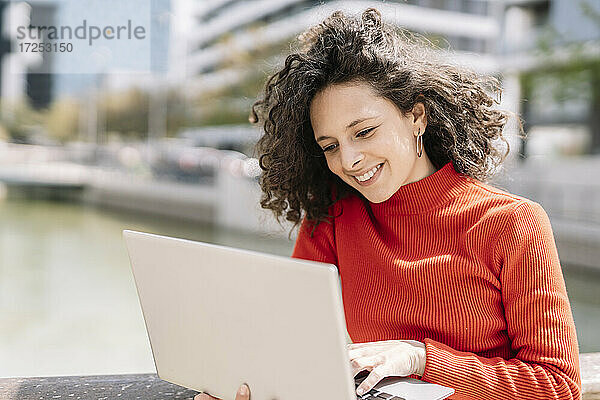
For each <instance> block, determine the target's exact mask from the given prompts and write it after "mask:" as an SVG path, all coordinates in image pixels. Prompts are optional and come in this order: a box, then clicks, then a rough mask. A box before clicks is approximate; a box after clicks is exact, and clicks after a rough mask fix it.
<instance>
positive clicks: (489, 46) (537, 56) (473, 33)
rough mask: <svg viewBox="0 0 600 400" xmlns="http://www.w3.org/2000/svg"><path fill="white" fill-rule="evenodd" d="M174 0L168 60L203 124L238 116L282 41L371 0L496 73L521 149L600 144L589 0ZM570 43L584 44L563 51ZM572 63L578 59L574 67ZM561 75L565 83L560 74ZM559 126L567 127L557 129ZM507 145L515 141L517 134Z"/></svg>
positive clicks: (591, 148) (594, 27)
mask: <svg viewBox="0 0 600 400" xmlns="http://www.w3.org/2000/svg"><path fill="white" fill-rule="evenodd" d="M177 2H178V3H179V7H180V8H182V9H184V10H185V12H182V13H179V15H181V17H180V20H181V21H182V22H183V21H184V20H185V23H182V25H185V26H186V27H189V29H187V30H186V34H185V36H186V37H185V43H186V45H185V46H180V47H179V50H178V52H177V55H176V60H177V61H176V62H174V63H173V66H176V69H177V74H176V78H177V79H178V80H179V82H180V83H181V86H182V87H183V88H184V90H185V91H186V93H187V94H188V96H189V97H190V98H192V99H195V101H196V102H197V104H198V105H199V106H198V109H199V112H200V113H202V114H203V115H204V116H205V121H206V124H209V125H210V124H213V123H216V124H220V123H223V122H224V120H226V119H227V117H226V116H224V115H222V114H226V115H227V116H229V118H231V119H232V121H230V122H236V123H237V122H243V120H244V119H245V115H246V113H247V110H248V107H249V105H250V104H251V102H252V100H253V99H254V98H255V96H256V94H257V93H258V91H259V90H260V84H261V83H262V82H264V77H265V76H266V74H267V73H268V72H269V71H270V70H272V69H273V68H274V67H275V66H277V65H280V64H281V62H282V61H283V57H284V55H285V53H286V50H288V49H289V47H288V44H289V42H290V41H291V40H293V39H294V38H295V37H296V36H297V35H298V34H299V33H300V32H301V31H302V30H304V29H305V28H307V27H308V26H310V25H313V24H316V23H318V22H320V21H321V20H322V19H323V18H325V17H326V16H327V15H329V14H330V13H331V12H332V11H334V10H337V9H343V10H346V11H348V12H350V13H358V12H360V11H362V10H364V9H365V8H367V7H370V6H375V7H377V8H378V9H379V10H381V11H382V13H383V14H384V17H385V18H386V19H387V20H389V21H390V22H394V23H396V24H398V25H400V26H403V27H405V28H407V29H409V30H412V31H415V32H419V33H422V34H425V35H426V36H427V37H428V38H429V39H431V40H432V41H433V42H434V43H436V44H438V45H439V46H440V47H442V48H449V49H451V50H454V51H455V54H454V57H455V59H456V61H457V62H459V63H463V64H465V65H468V66H469V67H471V68H473V69H475V70H478V71H480V72H484V73H491V74H495V75H497V76H499V77H502V79H504V86H505V93H504V94H503V99H502V100H503V106H504V107H506V108H508V109H512V110H513V111H515V112H518V113H519V114H521V115H523V117H524V119H525V120H526V122H527V125H526V127H525V128H526V129H527V131H528V132H531V135H530V137H531V142H532V143H531V146H529V147H528V148H526V147H525V145H524V144H523V146H522V149H521V151H520V152H521V153H522V154H525V153H529V154H530V155H535V154H536V152H540V151H550V150H548V149H545V148H544V146H546V147H548V146H555V147H556V146H558V147H559V149H560V144H558V143H559V142H561V141H562V142H567V143H568V146H570V147H568V148H566V149H563V150H561V151H563V152H565V153H569V152H571V153H583V154H585V153H598V152H600V147H599V146H600V132H599V130H600V121H597V118H600V112H598V107H599V101H598V93H597V92H598V91H597V90H595V89H594V88H597V87H600V84H598V77H597V76H596V77H595V76H594V75H593V74H592V72H590V70H589V68H587V66H586V65H587V64H586V63H587V62H588V61H589V62H590V63H594V62H595V63H597V62H598V61H597V60H598V59H599V58H600V55H599V54H598V40H599V38H600V26H599V23H600V22H599V20H598V14H599V13H600V11H599V10H598V9H599V8H600V3H598V1H586V0H576V1H575V2H574V1H572V0H505V1H500V0H396V1H362V0H346V1H327V0H277V1H274V0H257V1H244V0H214V1H211V2H205V1H195V0H177ZM575 45H578V46H583V50H581V51H579V53H578V54H575V53H573V54H571V52H572V51H576V50H572V49H573V48H574V46H575ZM550 60H552V61H551V62H550ZM585 60H588V61H585ZM593 60H596V61H593ZM581 61H583V63H581ZM574 62H575V63H578V64H581V65H578V66H577V67H576V68H573V64H574ZM172 69H173V68H172ZM565 70H569V71H570V74H569V75H567V74H565V73H564V71H565ZM596 70H597V69H596ZM577 74H580V75H577ZM556 75H558V76H560V77H565V79H564V80H559V79H556ZM568 77H572V79H571V81H574V82H568V81H567V78H568ZM551 86H554V87H551ZM565 86H567V87H566V88H565ZM599 90H600V89H599ZM550 91H552V92H554V93H553V99H552V100H550V99H549V94H548V92H550ZM522 98H526V99H527V101H526V102H523V101H521V100H520V99H522ZM594 110H596V111H594ZM565 127H567V130H568V131H569V132H570V133H568V134H565ZM513 133H516V127H513ZM565 135H566V136H565ZM513 136H514V135H513ZM540 137H541V138H542V139H540ZM546 138H548V140H544V139H546ZM549 143H553V144H552V145H550V144H549ZM554 143H557V144H555V145H554ZM513 144H515V145H516V146H513V147H521V143H519V141H518V140H517V141H516V142H514V143H513ZM515 153H516V152H515Z"/></svg>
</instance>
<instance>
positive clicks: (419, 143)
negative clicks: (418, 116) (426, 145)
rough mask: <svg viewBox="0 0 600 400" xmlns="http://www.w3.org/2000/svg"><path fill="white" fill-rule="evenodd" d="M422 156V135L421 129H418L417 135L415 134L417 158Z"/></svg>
mask: <svg viewBox="0 0 600 400" xmlns="http://www.w3.org/2000/svg"><path fill="white" fill-rule="evenodd" d="M422 154H423V135H421V128H419V133H418V134H417V156H418V157H421V155H422Z"/></svg>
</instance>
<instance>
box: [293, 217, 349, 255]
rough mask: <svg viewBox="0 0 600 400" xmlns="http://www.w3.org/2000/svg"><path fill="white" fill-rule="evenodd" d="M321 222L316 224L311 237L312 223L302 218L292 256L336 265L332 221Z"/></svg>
mask: <svg viewBox="0 0 600 400" xmlns="http://www.w3.org/2000/svg"><path fill="white" fill-rule="evenodd" d="M334 221H335V220H334V219H333V218H331V219H330V222H321V223H319V224H318V225H317V227H316V228H315V230H314V233H313V235H312V237H311V232H312V230H313V227H314V223H313V222H310V221H308V220H307V219H306V217H305V218H304V219H303V220H302V224H301V225H300V230H299V231H298V238H297V239H296V244H295V245H294V250H293V252H292V257H294V258H302V259H305V260H312V261H320V262H325V263H330V264H334V265H336V266H337V265H338V260H337V252H336V246H335V238H334V223H335V222H334Z"/></svg>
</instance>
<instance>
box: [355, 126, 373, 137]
mask: <svg viewBox="0 0 600 400" xmlns="http://www.w3.org/2000/svg"><path fill="white" fill-rule="evenodd" d="M373 129H375V128H369V129H365V130H364V131H360V132H358V133H357V134H356V137H363V136H365V135H366V134H367V133H369V132H371V131H372V130H373Z"/></svg>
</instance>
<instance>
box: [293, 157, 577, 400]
mask: <svg viewBox="0 0 600 400" xmlns="http://www.w3.org/2000/svg"><path fill="white" fill-rule="evenodd" d="M369 205H370V207H371V210H372V212H370V211H369V210H368V208H367V207H366V206H365V203H363V201H361V200H360V199H359V198H358V197H356V196H350V197H347V198H345V199H342V200H340V201H338V202H336V203H335V204H334V205H333V206H332V207H331V208H330V210H329V212H330V215H335V216H337V217H335V218H332V219H331V220H330V221H331V223H320V224H319V225H318V226H317V228H316V229H315V231H314V234H313V237H310V232H311V230H312V225H311V224H310V223H309V222H308V221H307V220H306V219H305V220H304V221H303V222H302V225H301V228H300V231H299V234H298V239H297V241H296V245H295V247H294V251H293V254H292V257H296V258H303V259H308V260H316V261H322V262H326V263H332V264H335V265H336V266H337V267H338V269H339V272H340V277H341V284H342V295H343V301H344V309H345V315H346V323H347V327H348V333H349V335H350V337H351V339H352V341H353V342H355V343H357V342H372V341H379V340H392V339H412V340H419V341H421V342H424V343H425V346H426V354H427V362H426V365H425V373H424V374H423V376H422V378H421V379H422V380H424V381H427V382H432V383H438V384H441V385H444V386H449V387H452V388H454V389H455V390H456V392H455V394H454V395H453V396H452V397H450V399H485V400H495V399H497V400H508V399H527V400H531V399H579V398H580V397H581V378H580V372H579V357H578V344H577V336H576V333H575V325H574V323H573V317H572V314H571V308H570V305H569V299H568V298H567V292H566V288H565V283H564V279H563V276H562V271H561V267H560V263H559V259H558V254H557V251H556V246H555V243H554V237H553V234H552V228H551V226H550V221H549V220H548V216H547V215H546V213H545V212H544V210H543V208H542V207H541V206H540V205H539V204H537V203H535V202H533V201H531V200H528V199H525V198H523V197H519V196H515V195H512V194H509V193H506V192H504V191H501V190H499V189H496V188H494V187H492V186H490V185H486V184H484V183H482V182H479V181H477V180H475V179H472V178H469V177H466V176H464V175H461V174H458V173H457V172H456V171H455V170H454V168H453V166H452V164H451V163H448V164H447V165H445V166H444V167H443V168H441V169H440V170H439V171H437V172H435V173H434V174H432V175H430V176H428V177H426V178H424V179H421V180H420V181H417V182H413V183H409V184H407V185H404V186H402V187H401V188H400V189H399V190H398V191H397V192H396V193H395V194H394V195H393V196H392V197H391V198H390V199H388V200H386V201H384V202H383V203H377V204H376V203H369ZM340 214H341V215H340Z"/></svg>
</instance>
